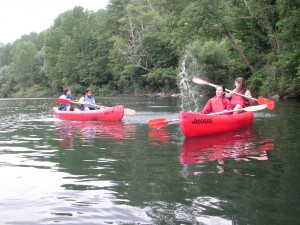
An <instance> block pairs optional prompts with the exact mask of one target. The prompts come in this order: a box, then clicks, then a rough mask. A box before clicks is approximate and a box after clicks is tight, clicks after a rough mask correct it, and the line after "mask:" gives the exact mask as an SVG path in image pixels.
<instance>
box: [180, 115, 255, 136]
mask: <svg viewBox="0 0 300 225" xmlns="http://www.w3.org/2000/svg"><path fill="white" fill-rule="evenodd" d="M253 120H254V116H253V113H252V112H245V113H239V114H234V115H204V114H199V113H192V112H181V113H180V116H179V121H180V128H181V131H182V133H183V134H184V135H185V136H186V137H196V136H203V135H208V134H216V133H222V132H227V131H233V130H237V129H240V128H243V127H248V126H250V125H251V124H252V123H253Z"/></svg>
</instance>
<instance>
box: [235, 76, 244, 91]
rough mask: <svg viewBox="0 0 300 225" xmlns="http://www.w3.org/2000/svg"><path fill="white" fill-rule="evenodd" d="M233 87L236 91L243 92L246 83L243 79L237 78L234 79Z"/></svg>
mask: <svg viewBox="0 0 300 225" xmlns="http://www.w3.org/2000/svg"><path fill="white" fill-rule="evenodd" d="M235 86H236V88H237V89H240V90H243V89H246V81H245V79H244V78H243V77H237V78H236V79H235Z"/></svg>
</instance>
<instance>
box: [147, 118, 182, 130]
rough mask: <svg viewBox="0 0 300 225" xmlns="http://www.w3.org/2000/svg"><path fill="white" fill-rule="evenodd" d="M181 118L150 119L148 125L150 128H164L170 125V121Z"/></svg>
mask: <svg viewBox="0 0 300 225" xmlns="http://www.w3.org/2000/svg"><path fill="white" fill-rule="evenodd" d="M178 120H179V119H171V120H170V119H165V118H157V119H153V120H149V121H148V125H149V127H150V128H156V129H159V128H162V127H165V126H167V125H168V123H170V122H173V121H178Z"/></svg>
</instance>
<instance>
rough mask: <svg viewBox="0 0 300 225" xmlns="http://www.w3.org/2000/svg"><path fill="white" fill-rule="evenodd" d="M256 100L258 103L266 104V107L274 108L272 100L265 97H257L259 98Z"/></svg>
mask: <svg viewBox="0 0 300 225" xmlns="http://www.w3.org/2000/svg"><path fill="white" fill-rule="evenodd" d="M256 101H257V102H258V104H260V105H263V104H266V105H267V108H268V109H274V107H275V103H274V101H272V100H270V99H267V98H259V99H256Z"/></svg>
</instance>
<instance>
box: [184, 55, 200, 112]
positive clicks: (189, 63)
mask: <svg viewBox="0 0 300 225" xmlns="http://www.w3.org/2000/svg"><path fill="white" fill-rule="evenodd" d="M199 72H200V66H199V64H198V62H197V60H196V58H195V57H194V56H193V54H192V53H190V52H189V51H186V52H185V54H184V57H183V60H182V64H181V72H180V73H179V78H180V82H179V88H180V92H181V109H182V111H192V112H197V111H199V102H198V101H199V98H198V97H199V92H198V91H197V90H196V87H195V85H193V83H192V78H193V77H194V76H197V75H198V74H199Z"/></svg>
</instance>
